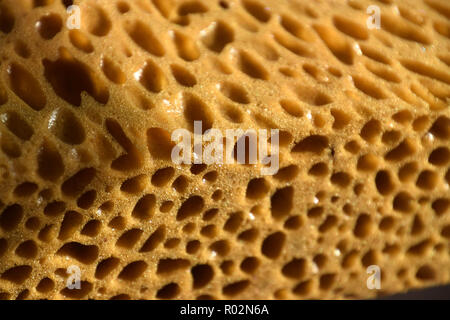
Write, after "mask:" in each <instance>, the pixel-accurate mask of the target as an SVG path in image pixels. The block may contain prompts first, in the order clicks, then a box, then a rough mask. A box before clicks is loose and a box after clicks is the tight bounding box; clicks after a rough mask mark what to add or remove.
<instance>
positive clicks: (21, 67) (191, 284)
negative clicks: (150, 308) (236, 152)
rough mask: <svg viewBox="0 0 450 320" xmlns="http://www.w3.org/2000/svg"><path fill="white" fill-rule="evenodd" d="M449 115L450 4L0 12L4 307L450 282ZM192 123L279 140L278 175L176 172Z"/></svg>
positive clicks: (52, 1)
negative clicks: (181, 133) (373, 269)
mask: <svg viewBox="0 0 450 320" xmlns="http://www.w3.org/2000/svg"><path fill="white" fill-rule="evenodd" d="M73 4H74V5H77V6H78V8H79V13H80V16H79V17H80V21H79V22H80V28H79V29H69V28H68V26H67V22H68V21H71V20H70V19H72V18H73V16H72V14H74V11H70V12H69V13H68V12H67V8H68V7H69V6H70V5H73ZM371 5H376V8H379V10H380V13H381V19H380V22H381V25H380V28H379V29H377V28H375V29H369V28H368V27H367V24H366V22H367V20H368V18H370V17H369V16H368V14H367V8H369V6H371ZM71 9H74V7H71ZM75 9H76V7H75ZM75 11H76V10H75ZM75 13H76V12H75ZM75 21H76V20H75ZM449 104H450V5H449V3H448V2H447V1H445V0H420V1H419V0H402V1H394V0H382V1H381V0H378V1H367V0H357V1H354V0H348V1H332V0H321V1H319V0H317V1H299V0H297V1H294V0H291V1H288V0H271V1H269V0H265V1H263V0H223V1H215V0H210V1H200V0H188V1H179V0H129V1H125V0H108V1H107V0H96V1H94V0H84V1H77V0H75V1H68V0H63V1H61V0H0V177H1V178H0V179H1V180H0V181H1V184H0V298H4V299H25V298H28V299H62V298H64V299H66V298H67V299H86V298H90V299H109V298H116V299H127V298H132V299H174V298H177V299H178V298H184V299H191V298H192V299H195V298H199V299H202V298H209V299H213V298H216V299H225V298H226V299H232V298H246V299H303V298H337V299H349V298H368V297H374V296H377V295H383V294H388V293H394V292H401V291H404V290H407V289H411V288H418V287H424V286H429V285H435V284H443V283H447V282H449V267H450V261H449V249H450V248H449V244H450V242H449V239H450V192H449V184H450V169H449V163H450V109H449ZM196 120H199V121H202V124H203V128H204V129H209V128H217V129H220V130H226V129H236V128H244V129H250V128H251V129H279V130H280V170H279V171H278V173H277V174H275V175H273V176H262V175H261V170H260V169H261V165H260V164H257V165H248V164H247V165H246V164H237V163H236V164H229V165H214V164H213V165H205V164H196V165H177V164H174V163H173V162H172V161H171V158H170V154H171V150H172V148H173V146H174V142H172V141H171V139H170V137H171V133H172V132H173V131H174V130H176V129H179V128H185V129H187V130H190V131H192V130H193V122H194V121H196ZM372 265H375V266H378V267H379V268H380V269H379V270H380V272H381V288H380V290H370V289H369V288H368V287H367V279H368V277H369V276H370V274H368V273H367V268H368V267H370V266H372ZM73 270H79V271H80V272H79V275H80V280H81V283H80V288H79V289H72V290H71V289H69V288H68V287H67V281H68V280H70V277H71V276H72V273H71V272H72V271H73Z"/></svg>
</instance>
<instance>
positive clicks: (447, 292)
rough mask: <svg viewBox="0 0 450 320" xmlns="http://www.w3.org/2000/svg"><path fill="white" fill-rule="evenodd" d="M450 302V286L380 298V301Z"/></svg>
mask: <svg viewBox="0 0 450 320" xmlns="http://www.w3.org/2000/svg"><path fill="white" fill-rule="evenodd" d="M405 299H407V300H418V299H420V300H422V299H423V300H450V285H447V286H440V287H434V288H427V289H421V290H412V291H410V292H408V293H402V294H396V295H393V296H387V297H383V298H380V300H405Z"/></svg>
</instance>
